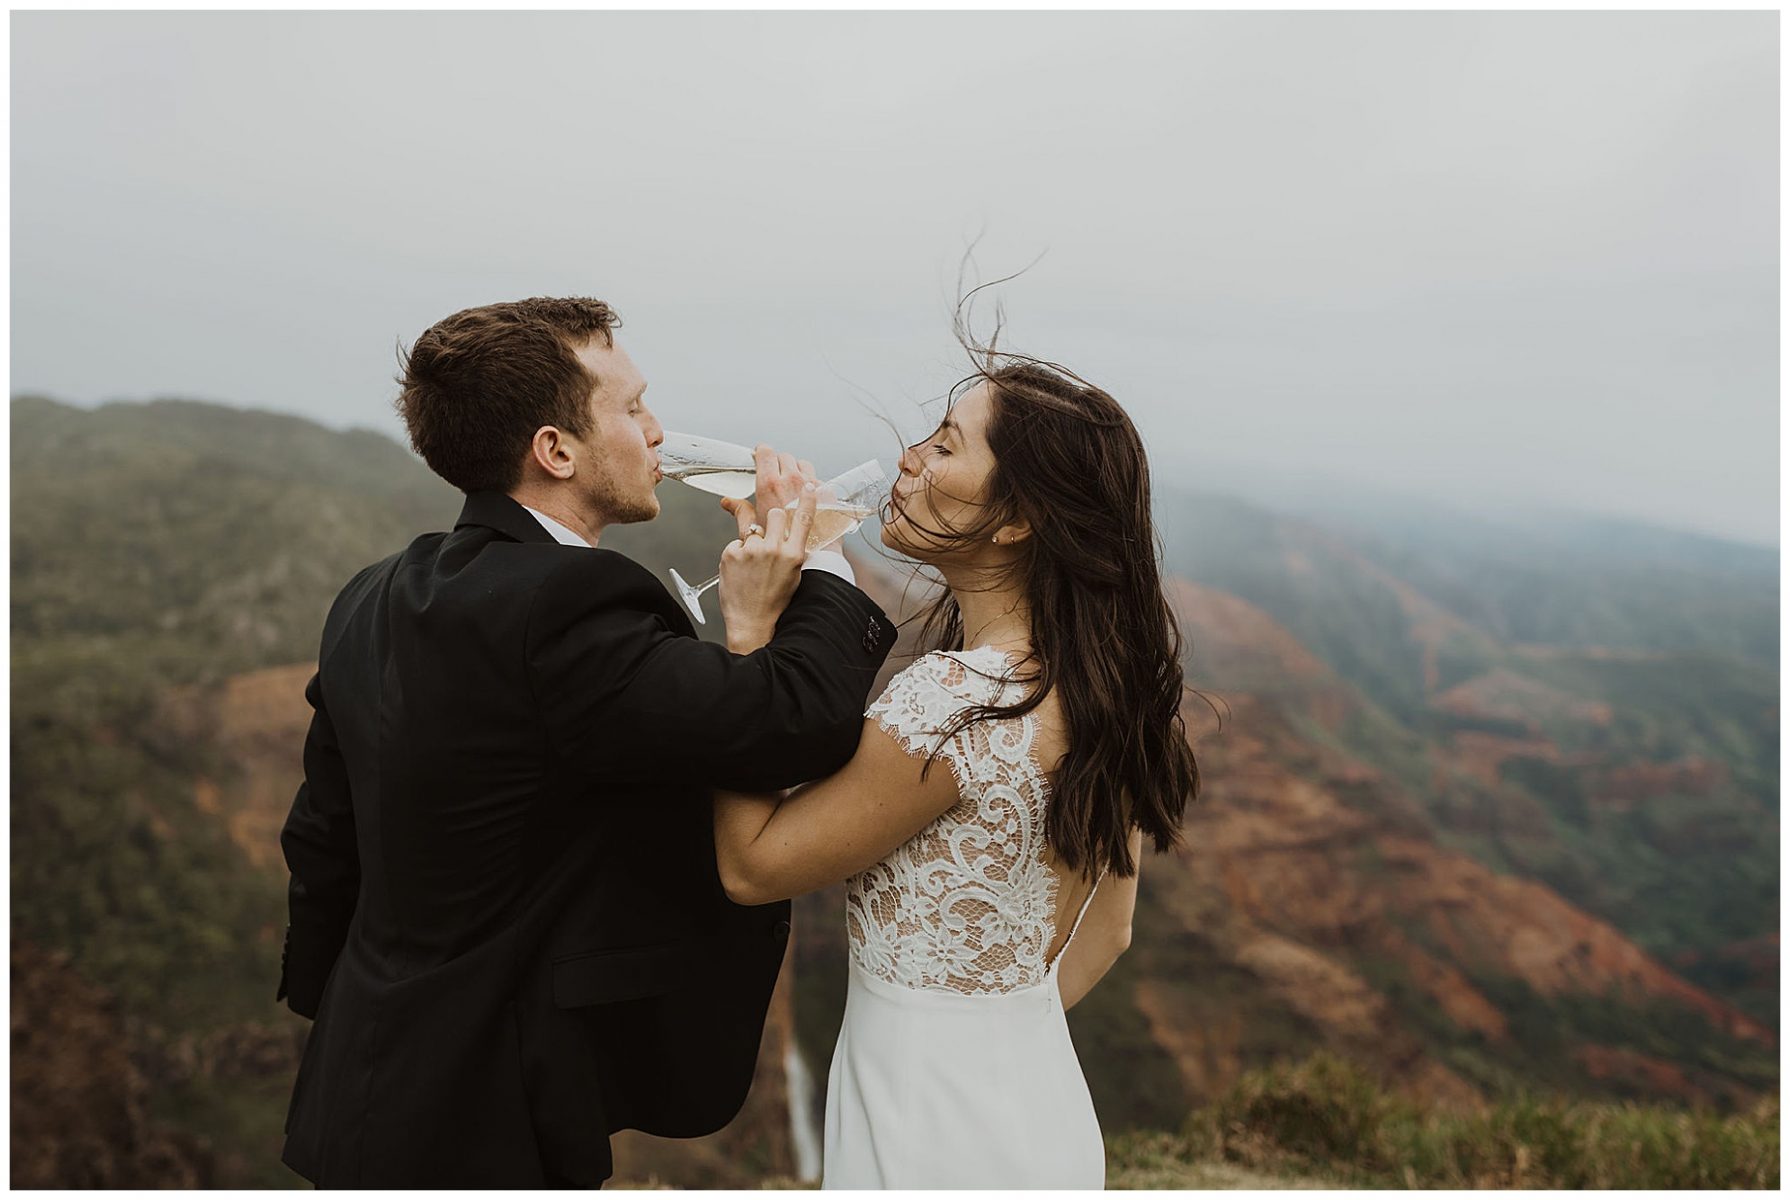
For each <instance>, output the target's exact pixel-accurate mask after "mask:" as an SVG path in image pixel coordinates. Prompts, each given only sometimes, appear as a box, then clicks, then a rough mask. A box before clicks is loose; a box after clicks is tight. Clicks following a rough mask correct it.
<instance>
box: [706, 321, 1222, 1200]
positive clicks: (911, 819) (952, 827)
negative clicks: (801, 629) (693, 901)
mask: <svg viewBox="0 0 1790 1200" xmlns="http://www.w3.org/2000/svg"><path fill="white" fill-rule="evenodd" d="M978 363H979V366H978V370H977V372H976V374H974V375H972V376H971V377H970V378H969V379H967V380H965V381H963V383H960V384H959V385H958V387H957V388H955V389H953V395H954V397H955V400H954V402H953V403H952V404H951V405H950V406H949V407H948V409H947V412H946V416H945V419H944V420H943V421H942V422H941V423H940V424H939V426H938V428H937V430H936V431H935V432H934V433H933V435H932V436H931V437H929V438H927V439H926V440H925V441H924V442H922V443H919V444H917V445H914V446H910V447H908V449H907V450H906V451H905V452H904V453H903V455H902V458H901V472H900V478H899V480H898V481H897V483H896V484H895V486H894V489H893V492H892V494H891V496H890V498H889V502H888V505H887V507H886V508H885V511H884V521H883V528H882V540H883V543H884V544H885V545H887V546H888V547H890V548H891V549H893V550H896V551H898V552H900V553H903V554H906V555H909V556H911V557H913V558H915V559H918V560H920V561H921V562H922V563H925V564H927V565H928V566H931V567H933V568H934V569H936V570H937V571H938V572H939V574H940V575H942V576H943V578H944V581H945V583H946V585H947V588H948V591H947V592H946V593H945V594H943V595H941V597H940V599H939V600H938V602H937V603H936V604H935V605H934V606H933V608H932V610H931V613H930V615H929V619H928V621H927V622H926V630H927V633H928V635H929V636H928V638H927V640H928V641H929V642H930V643H931V644H934V645H936V646H938V647H939V648H938V649H936V650H933V651H932V652H931V653H927V654H924V655H922V656H921V657H919V658H918V659H916V660H915V661H914V662H913V663H912V664H911V665H909V666H908V667H907V668H906V669H905V670H903V671H901V672H900V673H899V674H898V675H896V676H895V677H894V679H892V680H891V681H890V682H889V685H888V687H887V688H886V689H885V690H884V691H883V693H882V694H881V695H880V696H879V697H878V698H877V699H876V700H875V701H874V702H873V703H872V704H871V705H870V707H869V709H868V711H867V712H866V714H865V725H864V732H863V736H862V738H861V740H860V742H859V746H858V750H857V753H856V755H855V757H853V758H852V760H851V761H850V762H849V763H847V764H846V765H845V766H844V767H843V768H841V769H840V770H839V772H838V773H837V774H835V775H832V776H830V777H829V778H826V779H822V780H819V781H817V782H814V783H810V784H807V785H804V786H803V787H800V788H797V789H795V790H794V791H792V792H790V793H789V794H788V795H786V796H776V795H771V796H751V795H738V794H730V793H720V794H718V795H717V796H716V800H715V849H716V856H717V863H718V868H719V872H720V876H721V880H722V883H723V886H724V887H725V888H726V890H727V893H728V895H729V896H730V897H731V898H732V899H733V900H734V901H735V902H737V903H740V904H766V903H770V902H771V901H773V900H779V899H783V898H785V897H791V896H796V895H800V894H802V893H805V892H811V891H814V890H816V889H819V888H823V887H827V886H829V885H831V884H834V883H838V882H839V881H841V880H844V881H846V927H847V934H848V939H849V942H850V949H851V966H850V976H849V982H848V985H847V993H846V1004H845V1018H844V1023H843V1025H842V1027H841V1029H840V1031H839V1039H838V1042H837V1043H836V1045H835V1046H834V1050H833V1061H832V1066H831V1068H830V1070H829V1072H828V1076H827V1102H826V1127H825V1139H824V1153H825V1159H824V1164H825V1165H824V1175H823V1179H822V1186H823V1187H827V1188H933V1187H996V1188H1018V1187H1049V1188H1100V1187H1102V1186H1103V1185H1104V1181H1105V1150H1104V1145H1103V1143H1102V1140H1101V1134H1100V1126H1099V1124H1098V1122H1097V1120H1096V1118H1095V1115H1094V1106H1093V1102H1092V1100H1091V1099H1090V1097H1089V1094H1088V1086H1087V1082H1086V1080H1085V1079H1084V1078H1083V1075H1082V1072H1081V1065H1080V1063H1079V1061H1078V1060H1077V1059H1076V1055H1075V1048H1074V1046H1073V1044H1072V1043H1071V1041H1070V1037H1069V1028H1068V1024H1067V1022H1066V1021H1065V1019H1064V1016H1063V1013H1064V1010H1066V1009H1068V1008H1070V1007H1071V1006H1073V1005H1074V1004H1075V1003H1076V1002H1077V1001H1078V1000H1080V999H1081V998H1082V997H1083V996H1085V995H1086V994H1087V993H1088V990H1089V989H1090V988H1092V987H1093V986H1094V984H1095V983H1096V982H1098V981H1099V979H1100V977H1101V976H1102V975H1104V974H1105V973H1106V971H1107V969H1108V968H1109V967H1111V966H1112V964H1113V962H1114V961H1115V960H1116V959H1117V958H1118V956H1119V954H1120V953H1121V952H1122V951H1123V950H1124V949H1125V947H1126V945H1127V944H1128V942H1129V941H1130V938H1131V914H1132V909H1133V907H1134V904H1135V901H1136V897H1137V879H1138V876H1137V871H1138V859H1139V857H1140V855H1141V852H1142V846H1143V839H1144V838H1145V837H1146V836H1148V838H1149V839H1150V842H1151V844H1152V845H1153V846H1154V848H1155V849H1156V850H1157V851H1166V850H1168V849H1170V848H1171V847H1172V846H1175V845H1177V844H1178V843H1179V842H1180V837H1181V831H1180V826H1181V817H1182V812H1183V809H1184V808H1185V806H1186V804H1187V802H1188V800H1189V799H1191V798H1193V797H1194V796H1196V795H1197V794H1198V789H1199V772H1198V769H1197V766H1196V764H1195V762H1194V758H1193V754H1192V752H1191V751H1190V750H1189V748H1188V746H1187V742H1186V735H1185V728H1184V726H1183V724H1182V720H1181V716H1180V704H1181V697H1182V692H1183V688H1182V673H1181V661H1180V638H1179V635H1178V633H1177V631H1176V629H1175V625H1174V620H1173V617H1172V615H1171V613H1170V611H1169V608H1168V605H1167V602H1166V601H1165V599H1164V597H1163V594H1162V585H1161V579H1160V575H1159V572H1158V567H1157V563H1156V557H1155V534H1154V529H1153V525H1152V521H1151V515H1150V486H1149V470H1148V466H1147V464H1146V462H1145V458H1144V448H1143V444H1142V442H1141V441H1140V440H1139V438H1138V435H1137V431H1136V430H1135V429H1134V428H1133V427H1132V424H1131V421H1130V419H1129V418H1128V417H1127V416H1126V415H1125V413H1124V411H1123V410H1122V409H1121V408H1120V407H1119V405H1118V404H1117V403H1116V402H1115V401H1114V400H1113V399H1112V397H1111V396H1109V395H1107V394H1106V393H1105V392H1103V391H1101V390H1100V389H1098V388H1095V387H1092V386H1090V385H1089V384H1087V383H1086V382H1085V381H1083V380H1081V379H1080V378H1079V377H1077V376H1075V375H1074V374H1072V373H1070V372H1068V371H1066V370H1064V369H1062V368H1060V367H1056V366H1054V365H1053V364H1047V363H1043V362H1040V361H1037V360H1034V359H1029V358H1024V357H1022V356H1018V355H1013V354H1008V353H1004V352H1003V353H999V354H997V353H995V352H993V351H992V350H990V351H985V352H984V354H983V356H982V357H980V358H979V359H978ZM728 507H729V508H730V511H733V512H734V515H735V516H736V518H737V519H738V520H739V523H740V529H741V537H742V539H743V538H745V537H746V536H749V535H755V534H756V529H755V528H752V527H751V523H752V520H753V514H752V508H751V505H750V504H747V503H745V502H729V504H728ZM781 525H782V523H781V522H779V523H778V524H777V528H776V529H775V530H774V532H778V533H781V532H782V528H781ZM941 764H942V766H943V767H944V768H945V769H942V770H941V769H939V767H940V765H941Z"/></svg>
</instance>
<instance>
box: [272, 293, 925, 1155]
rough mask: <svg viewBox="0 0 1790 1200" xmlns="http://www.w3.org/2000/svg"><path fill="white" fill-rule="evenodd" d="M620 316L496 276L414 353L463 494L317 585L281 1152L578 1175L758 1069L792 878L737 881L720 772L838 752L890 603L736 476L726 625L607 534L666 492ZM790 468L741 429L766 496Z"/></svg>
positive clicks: (740, 1084) (427, 427)
mask: <svg viewBox="0 0 1790 1200" xmlns="http://www.w3.org/2000/svg"><path fill="white" fill-rule="evenodd" d="M616 324H617V322H616V320H615V316H614V314H613V313H612V312H611V310H610V309H609V308H608V307H607V306H606V305H604V304H602V303H599V302H597V301H594V300H586V299H563V300H550V299H536V300H524V301H520V302H516V303H510V304H493V305H488V306H486V307H483V308H475V309H469V310H467V311H465V312H460V313H456V314H454V315H453V316H451V317H448V318H447V319H445V320H443V321H441V322H439V323H438V324H436V325H435V326H434V327H432V328H431V329H429V330H428V331H427V332H425V333H424V334H423V335H422V336H421V337H420V338H418V339H417V342H416V344H415V345H414V346H413V347H412V348H411V351H410V353H409V355H408V359H407V362H406V364H405V371H404V378H403V391H402V394H401V396H400V398H399V401H398V405H399V408H400V410H401V412H402V414H403V417H404V421H405V424H406V426H407V428H408V429H409V433H410V438H411V443H412V445H413V446H414V447H415V448H416V450H417V451H418V453H420V454H421V455H422V456H423V458H424V459H425V461H427V462H428V464H429V466H430V467H431V468H432V469H433V470H434V471H435V472H436V473H437V474H439V475H441V476H442V477H443V478H445V479H447V480H448V481H449V482H450V483H452V484H454V485H455V486H456V487H459V488H460V489H461V490H462V491H464V492H465V493H466V505H465V508H464V510H463V511H462V512H461V514H460V519H459V521H458V523H457V524H456V525H455V527H454V529H453V531H452V532H450V533H432V534H425V535H423V536H422V537H419V538H417V539H416V540H415V541H414V542H412V543H411V544H410V546H409V547H408V548H407V549H405V550H404V551H402V552H401V553H399V554H395V555H393V556H392V557H390V558H387V559H385V560H384V561H382V562H379V563H375V564H374V565H372V566H370V567H367V568H366V569H364V570H363V571H361V572H360V573H359V574H358V575H356V576H355V577H354V578H353V579H352V580H350V581H349V583H348V585H347V586H346V587H345V588H344V589H343V590H342V592H341V594H340V595H339V596H338V597H337V598H336V601H335V604H334V606H333V607H332V608H331V610H330V612H329V616H328V619H327V621H326V622H325V624H324V631H323V639H322V646H321V649H320V651H319V654H318V664H317V673H316V674H315V675H314V676H313V677H312V678H311V681H310V683H309V685H308V686H307V687H306V689H305V697H306V699H307V700H309V701H310V703H311V706H312V708H313V709H314V710H315V712H314V715H313V717H312V720H311V728H310V733H309V735H308V737H307V738H306V740H305V747H304V772H305V778H304V783H303V784H302V785H301V786H300V788H299V789H298V795H297V797H296V798H295V799H294V801H293V804H292V812H291V815H290V816H289V817H288V819H287V821H286V825H285V828H284V830H283V832H282V833H281V836H280V842H281V846H282V847H283V849H284V851H285V855H286V862H287V865H288V867H289V868H290V869H291V873H292V882H291V889H290V924H289V926H288V928H287V932H286V951H285V954H284V956H283V964H282V978H281V982H280V990H279V995H280V997H282V998H284V999H285V1000H286V1002H287V1003H288V1004H289V1005H290V1006H291V1008H292V1010H293V1011H294V1012H297V1013H299V1014H301V1015H303V1016H306V1017H310V1018H313V1019H314V1021H315V1024H314V1025H313V1027H312V1029H311V1033H310V1038H309V1040H308V1042H307V1043H306V1046H305V1053H304V1059H303V1061H302V1063H301V1064H300V1066H299V1070H298V1078H297V1081H296V1083H295V1085H294V1087H293V1093H292V1101H291V1107H290V1109H289V1110H288V1114H287V1120H286V1134H287V1137H286V1145H285V1151H284V1154H283V1155H282V1158H283V1159H284V1161H285V1162H286V1163H287V1165H289V1166H290V1167H292V1169H293V1170H295V1171H297V1172H298V1173H299V1174H300V1175H302V1176H304V1177H305V1178H306V1179H309V1180H311V1181H312V1182H313V1183H316V1184H317V1185H318V1186H328V1187H429V1188H447V1187H591V1186H596V1185H599V1184H601V1182H602V1181H603V1180H604V1179H605V1178H607V1177H608V1176H609V1174H610V1172H611V1160H610V1154H609V1140H608V1135H609V1134H610V1133H612V1132H614V1131H615V1130H618V1129H623V1128H634V1129H641V1130H645V1131H646V1132H648V1133H654V1134H659V1135H662V1136H667V1137H693V1136H696V1135H699V1134H704V1133H709V1132H712V1131H714V1130H716V1129H719V1128H720V1127H721V1126H722V1125H724V1124H726V1123H727V1122H728V1121H729V1120H731V1119H732V1117H733V1115H734V1114H735V1113H736V1112H738V1111H739V1108H740V1105H741V1104H742V1103H743V1101H744V1099H745V1094H746V1089H747V1087H748V1085H749V1084H750V1082H751V1079H752V1072H753V1066H754V1064H755V1062H756V1060H757V1057H758V1047H759V1041H760V1038H761V1035H762V1032H763V1025H764V1018H765V1011H766V1007H767V1005H768V1003H769V998H770V992H771V988H772V985H773V984H774V983H775V982H776V977H777V972H778V969H779V966H780V965H781V962H782V959H783V950H784V943H785V940H786V939H787V937H788V934H789V902H788V901H782V902H779V903H776V904H769V905H764V906H762V907H756V908H742V907H740V906H738V905H735V904H733V903H731V902H730V901H728V900H727V898H726V896H725V894H724V893H723V891H722V889H721V886H720V883H719V881H718V879H717V876H716V869H715V858H714V849H713V831H712V826H711V812H710V799H709V795H710V790H711V789H713V788H717V787H720V788H729V789H739V790H745V791H763V790H767V789H774V788H781V787H787V786H791V785H794V784H797V783H800V782H802V781H804V780H807V779H813V778H817V777H819V776H823V775H826V774H829V773H831V772H832V771H834V770H836V769H837V768H838V767H840V766H841V765H843V764H844V763H845V762H846V760H847V759H849V758H850V757H851V755H852V753H853V750H854V749H855V747H856V745H857V740H858V732H859V729H860V727H861V724H862V720H861V714H862V711H863V707H864V704H865V701H866V699H867V697H868V695H869V692H870V688H871V685H872V681H873V677H874V675H875V674H876V672H877V670H878V668H879V667H880V666H881V665H882V662H883V659H884V657H885V656H886V655H887V654H888V651H889V647H890V646H891V645H892V643H893V641H894V628H893V626H891V625H890V623H889V621H888V620H887V618H886V617H885V616H884V615H883V613H882V612H881V611H880V610H879V609H878V608H877V606H876V605H875V604H873V603H872V602H871V601H870V600H869V599H868V598H867V597H866V596H865V595H864V594H863V593H862V592H861V591H859V590H858V589H857V588H856V587H855V586H854V585H853V583H852V582H850V577H849V568H844V569H843V570H842V571H841V572H840V573H839V574H833V573H829V571H831V570H832V569H834V568H839V567H843V559H836V561H835V562H834V563H833V564H832V566H831V567H828V568H827V569H822V570H813V569H807V570H803V569H801V568H802V567H803V566H808V567H813V566H817V565H822V564H819V563H815V562H809V563H807V564H804V563H803V562H802V560H801V557H800V549H799V547H800V544H801V543H800V542H799V541H797V542H794V543H793V545H792V546H791V547H788V548H785V549H783V550H780V551H776V552H772V550H771V547H770V543H769V542H766V541H757V540H755V539H754V538H753V533H752V531H753V530H754V529H756V526H751V527H750V528H748V527H746V524H745V523H746V521H747V520H748V519H749V517H750V515H751V514H750V510H749V509H748V510H746V511H743V512H742V513H741V514H739V516H740V520H741V523H742V530H741V533H742V544H741V546H740V547H738V548H736V549H735V550H734V551H730V553H729V555H728V557H727V559H726V560H724V563H723V569H724V571H726V572H727V574H726V576H725V578H724V580H723V585H722V589H721V591H722V604H723V613H724V615H725V617H726V620H727V633H728V646H727V647H726V648H723V647H721V646H716V645H712V644H709V643H705V642H701V641H698V640H697V639H696V638H695V636H694V631H693V629H692V626H691V624H690V621H689V619H688V618H687V617H686V616H685V615H684V613H683V611H682V610H681V609H679V608H678V607H677V605H676V604H674V603H673V602H672V600H671V597H670V596H669V594H668V593H667V592H666V591H665V589H664V587H663V586H661V585H660V584H659V582H658V581H657V580H656V579H655V578H654V577H653V576H652V575H651V574H650V573H649V572H647V571H646V570H645V569H643V568H642V567H640V566H639V565H638V564H636V563H634V562H633V561H631V560H630V559H628V558H625V557H623V556H622V555H620V554H617V553H615V552H613V551H609V550H603V549H599V548H597V543H598V540H599V538H600V536H601V534H602V532H603V530H604V528H605V527H606V526H609V525H615V524H624V523H628V522H636V521H646V520H651V519H652V518H653V517H654V516H656V515H657V514H658V511H659V502H658V499H657V497H656V496H655V495H654V487H655V485H656V484H657V482H658V480H659V475H658V471H657V465H658V462H657V459H658V456H657V454H656V452H655V447H656V446H657V445H658V443H659V442H660V440H662V438H663V432H662V430H661V429H660V427H659V423H658V421H657V420H656V419H655V418H654V417H653V415H652V413H651V412H650V411H649V410H648V409H647V407H646V403H645V401H644V399H643V393H644V392H645V390H646V385H645V381H644V380H643V379H642V378H641V376H640V373H639V371H638V370H637V369H636V368H635V366H634V364H633V363H632V362H631V361H630V360H629V358H628V356H627V354H626V352H625V351H624V350H623V349H622V348H621V347H620V346H619V345H617V344H616V343H615V340H614V336H613V333H612V330H613V329H614V327H615V325H616ZM802 480H803V473H802V472H801V471H800V470H799V469H798V465H797V464H796V463H795V462H794V461H793V460H792V459H790V458H789V457H788V456H787V455H784V456H778V455H775V454H773V453H771V452H769V450H768V449H767V448H763V447H761V448H760V450H759V453H758V488H759V492H758V502H759V505H760V508H761V509H762V510H763V511H765V512H767V513H768V512H769V511H770V507H769V506H772V505H782V504H783V503H785V502H787V501H788V500H791V499H794V498H795V496H796V494H797V492H798V491H799V489H800V488H801V486H802ZM767 523H769V522H767ZM778 526H779V527H780V526H781V520H780V519H779V522H778ZM748 546H750V550H748ZM814 557H816V558H818V557H819V556H814ZM835 558H836V556H835ZM842 576H843V577H842Z"/></svg>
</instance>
